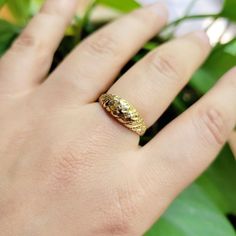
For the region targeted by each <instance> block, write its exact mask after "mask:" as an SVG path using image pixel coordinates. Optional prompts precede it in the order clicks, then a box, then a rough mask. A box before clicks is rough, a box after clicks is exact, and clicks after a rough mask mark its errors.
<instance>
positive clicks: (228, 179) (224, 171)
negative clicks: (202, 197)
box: [198, 145, 236, 215]
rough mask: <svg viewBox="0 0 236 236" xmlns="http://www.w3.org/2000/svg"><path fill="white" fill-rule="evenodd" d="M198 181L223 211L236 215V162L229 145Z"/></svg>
mask: <svg viewBox="0 0 236 236" xmlns="http://www.w3.org/2000/svg"><path fill="white" fill-rule="evenodd" d="M198 183H199V184H200V185H201V187H202V188H203V189H204V191H205V192H206V193H207V194H208V196H210V198H211V199H212V201H214V202H215V203H216V204H217V206H218V207H219V209H221V211H222V212H223V213H225V214H229V213H231V214H232V213H234V214H235V215H236V187H235V186H236V162H235V159H234V156H233V153H232V151H231V150H230V147H229V146H228V145H227V146H225V147H224V149H223V150H222V152H221V153H220V155H219V157H218V158H217V160H216V161H215V162H214V164H213V165H212V166H211V167H210V168H209V169H208V170H207V171H206V172H205V173H204V174H203V175H202V176H201V177H200V178H199V180H198Z"/></svg>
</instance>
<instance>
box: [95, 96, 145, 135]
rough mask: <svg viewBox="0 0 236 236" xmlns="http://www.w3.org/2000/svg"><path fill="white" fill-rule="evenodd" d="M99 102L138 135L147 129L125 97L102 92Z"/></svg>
mask: <svg viewBox="0 0 236 236" xmlns="http://www.w3.org/2000/svg"><path fill="white" fill-rule="evenodd" d="M99 103H100V104H101V106H102V107H103V108H104V109H105V110H106V111H107V112H108V113H109V114H111V115H112V116H113V117H114V118H115V119H116V120H117V121H119V122H120V123H121V124H123V125H124V126H125V127H127V128H128V129H130V130H132V131H134V132H135V133H137V134H138V135H139V136H142V135H143V134H144V133H145V131H146V130H147V127H146V125H145V123H144V120H143V118H142V117H141V116H140V114H139V113H138V111H137V110H136V109H135V108H134V106H133V105H132V104H130V103H129V102H128V101H126V100H125V99H123V98H121V97H119V96H117V95H113V94H102V95H101V96H100V98H99Z"/></svg>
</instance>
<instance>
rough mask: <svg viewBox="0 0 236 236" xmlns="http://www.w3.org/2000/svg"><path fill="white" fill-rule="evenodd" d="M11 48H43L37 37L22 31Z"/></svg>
mask: <svg viewBox="0 0 236 236" xmlns="http://www.w3.org/2000/svg"><path fill="white" fill-rule="evenodd" d="M13 48H15V49H22V48H23V49H25V48H35V49H38V50H41V49H43V45H42V42H41V41H40V40H39V39H37V38H36V37H35V36H34V35H32V34H30V33H28V32H26V31H25V32H23V33H22V34H21V35H20V36H19V37H18V39H16V41H15V42H14V44H13Z"/></svg>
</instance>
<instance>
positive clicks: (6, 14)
mask: <svg viewBox="0 0 236 236" xmlns="http://www.w3.org/2000/svg"><path fill="white" fill-rule="evenodd" d="M209 1H213V0H209ZM41 3H42V1H41V0H0V8H1V11H0V16H1V19H0V55H3V54H4V52H5V51H6V50H7V49H8V48H9V47H10V45H11V43H12V42H13V40H14V39H15V38H16V37H17V36H18V35H19V34H20V32H21V31H22V29H23V28H24V26H25V25H26V24H27V22H28V21H29V20H30V19H31V18H32V17H33V16H34V15H35V14H36V13H37V11H38V9H39V7H40V5H41ZM100 6H103V7H107V8H111V9H113V10H115V11H116V13H118V14H123V13H127V12H129V11H131V10H133V9H135V8H138V7H140V6H139V4H138V3H136V2H135V1H134V0H95V1H91V2H90V3H89V4H88V5H87V7H86V10H85V13H84V14H80V13H78V14H77V16H76V17H75V19H74V20H73V22H72V23H71V26H70V27H69V28H68V30H67V32H66V34H65V37H64V39H63V41H62V43H61V45H60V47H59V48H58V50H57V52H56V54H55V58H54V62H53V65H52V68H51V70H53V68H55V67H56V66H57V65H58V64H59V63H60V62H61V60H62V59H63V58H64V57H65V56H66V54H68V53H69V52H70V51H71V50H72V49H73V48H74V47H75V46H76V45H77V44H78V43H80V41H81V40H83V39H84V38H85V37H87V36H88V35H90V34H91V33H92V32H94V31H95V30H97V29H98V28H100V27H101V26H103V25H104V24H106V23H108V22H109V19H106V18H102V19H95V18H94V17H91V16H92V15H93V13H94V11H96V9H97V8H98V7H100ZM200 18H209V15H190V16H189V15H185V16H184V17H182V18H180V19H177V20H176V21H175V22H172V23H171V24H170V25H169V26H167V28H166V29H165V30H164V33H162V34H161V36H156V37H155V38H153V39H152V40H151V41H150V42H148V43H147V44H146V45H145V46H144V48H143V49H142V50H140V52H139V53H138V54H137V55H136V56H135V57H133V58H132V60H130V62H129V63H128V64H127V65H126V66H125V68H124V69H123V71H122V72H121V73H124V72H125V71H126V70H128V69H129V68H130V67H131V66H132V65H133V64H134V63H135V62H137V61H138V60H140V59H141V58H142V57H143V56H144V55H146V54H147V53H148V52H149V51H150V50H152V49H153V48H156V47H158V46H159V45H160V44H162V43H164V42H166V41H167V40H169V39H171V38H172V37H173V32H175V29H176V27H178V25H179V24H181V23H182V22H185V21H188V20H189V19H200ZM211 18H212V23H211V24H214V21H216V20H217V19H220V18H224V19H227V20H228V22H229V23H233V22H236V0H225V1H224V4H223V8H222V10H221V11H220V12H218V13H217V14H212V15H211ZM235 65H236V38H233V39H232V40H230V41H229V42H227V43H220V42H219V43H217V44H216V45H215V46H214V48H213V51H212V53H211V55H210V57H209V59H208V60H207V61H206V63H205V64H204V65H203V66H202V67H201V68H200V69H199V70H198V71H197V72H196V73H195V75H194V76H193V78H192V79H191V81H190V82H189V84H188V85H187V86H186V87H185V88H184V90H183V91H182V92H181V93H180V94H179V95H178V96H177V97H176V99H175V101H174V102H173V103H172V105H171V106H170V107H169V108H168V110H167V111H166V112H165V114H164V115H163V116H162V117H161V119H160V120H158V121H157V122H156V123H155V125H153V127H151V128H150V129H149V130H148V132H147V133H146V135H145V136H144V137H143V138H142V139H141V141H140V144H141V145H144V144H145V143H147V142H148V141H149V140H150V139H151V138H152V137H153V136H154V135H155V134H156V133H157V132H158V131H159V130H160V129H162V128H163V127H164V126H165V125H166V124H167V123H168V122H170V121H171V120H172V119H174V118H175V117H177V116H178V115H179V114H181V113H182V112H183V111H185V110H186V109H187V108H188V107H189V106H191V105H192V104H193V103H194V102H195V101H197V100H198V99H199V98H200V97H201V96H202V95H203V94H204V93H206V92H207V91H208V90H209V89H210V88H211V87H212V86H213V85H214V84H215V83H216V81H217V80H218V79H219V78H220V77H221V75H223V74H224V73H225V72H226V71H227V70H229V69H230V68H232V67H233V66H235ZM235 109H236V108H235ZM186 145H187V143H186ZM183 161H184V160H183ZM235 229H236V163H235V160H234V156H233V153H232V150H231V149H230V146H229V145H226V146H225V147H224V149H223V150H222V152H221V153H220V154H219V156H218V158H217V160H216V161H215V162H214V163H213V164H212V165H211V166H210V167H209V169H208V170H207V171H206V172H205V173H203V174H202V176H201V177H200V178H198V179H197V180H196V181H195V182H194V183H193V184H192V185H191V186H190V187H188V188H187V189H186V190H185V191H184V192H183V193H182V194H181V195H180V196H179V197H178V198H177V199H176V200H175V201H174V203H173V204H172V205H171V206H170V207H169V209H168V210H167V211H166V213H165V214H164V215H163V216H162V217H161V219H160V220H159V221H158V222H157V223H156V224H155V225H154V226H153V227H152V228H151V229H150V231H148V232H147V233H146V235H147V236H235V235H236V230H235Z"/></svg>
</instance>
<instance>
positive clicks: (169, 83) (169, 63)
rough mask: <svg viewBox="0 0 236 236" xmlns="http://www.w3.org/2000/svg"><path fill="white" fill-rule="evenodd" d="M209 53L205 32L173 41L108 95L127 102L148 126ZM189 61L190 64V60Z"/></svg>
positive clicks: (152, 54) (126, 76)
mask: <svg viewBox="0 0 236 236" xmlns="http://www.w3.org/2000/svg"><path fill="white" fill-rule="evenodd" d="M209 51H210V46H209V41H208V38H207V36H206V34H205V33H204V32H196V33H191V34H189V35H187V36H184V37H182V38H178V39H175V40H173V41H171V42H169V43H167V44H164V45H163V46H161V47H159V48H157V49H156V50H155V51H153V52H151V53H150V54H149V55H147V56H146V57H145V58H144V59H143V60H142V61H140V62H139V63H138V64H137V65H136V66H134V67H133V68H132V69H131V70H130V71H128V72H127V73H126V74H125V75H124V76H123V77H122V78H121V79H120V80H118V81H117V82H116V83H115V84H114V85H113V86H112V87H111V89H110V90H109V91H108V93H112V94H116V95H118V96H121V97H123V98H125V99H127V100H128V101H129V102H130V103H132V104H133V105H134V106H135V107H136V108H137V110H138V111H139V112H140V114H141V115H142V117H143V118H144V121H145V122H146V124H147V126H151V125H152V124H153V123H154V122H155V121H156V119H157V118H158V117H159V116H160V115H161V114H162V113H163V111H164V110H165V109H166V108H167V107H168V105H169V104H170V103H171V102H172V101H173V99H174V97H175V96H176V95H177V94H178V93H179V91H180V90H181V89H182V88H183V86H184V85H185V84H186V83H187V82H188V80H189V78H190V76H191V75H192V74H193V72H194V71H195V70H196V69H197V68H198V67H199V66H200V65H201V64H202V62H203V61H204V60H205V59H206V56H207V55H208V53H209ZM190 58H191V60H190Z"/></svg>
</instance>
